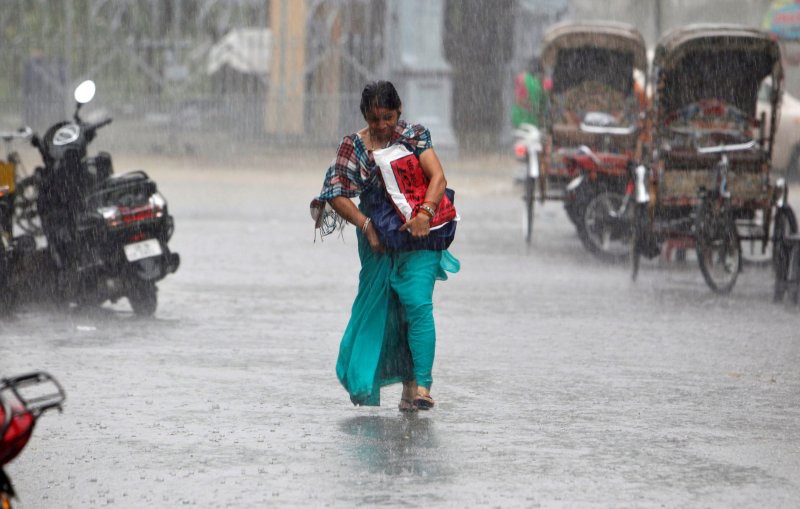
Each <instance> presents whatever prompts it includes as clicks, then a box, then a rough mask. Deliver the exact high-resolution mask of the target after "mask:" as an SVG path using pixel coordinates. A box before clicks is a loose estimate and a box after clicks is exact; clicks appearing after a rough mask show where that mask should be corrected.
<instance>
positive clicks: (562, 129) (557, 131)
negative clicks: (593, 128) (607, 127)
mask: <svg viewBox="0 0 800 509" xmlns="http://www.w3.org/2000/svg"><path fill="white" fill-rule="evenodd" d="M551 131H552V134H553V145H555V146H556V147H579V146H581V145H586V146H587V147H591V148H597V147H601V146H603V144H604V142H605V140H604V138H608V143H609V147H608V148H609V149H610V150H611V151H616V152H622V151H625V150H632V149H633V148H634V147H635V146H636V140H637V137H638V136H639V133H638V132H633V133H631V134H628V135H615V136H606V135H603V134H597V133H587V132H585V131H582V130H581V128H580V126H577V125H570V124H555V125H553V127H552V130H551Z"/></svg>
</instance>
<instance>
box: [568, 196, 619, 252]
mask: <svg viewBox="0 0 800 509" xmlns="http://www.w3.org/2000/svg"><path fill="white" fill-rule="evenodd" d="M590 196H591V198H590V199H589V201H588V202H587V203H586V206H585V207H584V208H583V214H582V215H581V218H580V221H578V224H577V227H578V234H579V235H580V238H581V241H582V242H583V245H584V246H586V249H587V250H588V251H589V252H590V253H592V254H594V255H595V256H597V257H598V258H600V259H601V260H605V261H609V262H619V261H622V260H624V259H626V258H627V257H628V256H630V253H631V248H630V241H631V222H632V221H631V219H632V207H628V208H627V209H626V210H625V211H622V212H621V209H622V203H623V199H624V195H623V194H622V193H620V192H616V191H612V190H608V189H604V188H601V189H599V190H598V191H597V192H596V193H591V194H590Z"/></svg>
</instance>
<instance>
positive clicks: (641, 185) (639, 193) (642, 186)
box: [634, 164, 650, 204]
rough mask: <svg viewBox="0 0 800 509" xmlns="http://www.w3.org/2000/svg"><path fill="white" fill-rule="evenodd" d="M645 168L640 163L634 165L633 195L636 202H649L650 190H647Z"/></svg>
mask: <svg viewBox="0 0 800 509" xmlns="http://www.w3.org/2000/svg"><path fill="white" fill-rule="evenodd" d="M646 176H647V168H646V167H645V166H644V165H642V164H640V165H639V166H637V167H636V174H635V177H634V178H635V195H636V203H639V204H645V203H649V202H650V192H649V191H648V190H647V179H646Z"/></svg>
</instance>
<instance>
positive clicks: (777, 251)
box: [772, 206, 797, 302]
mask: <svg viewBox="0 0 800 509" xmlns="http://www.w3.org/2000/svg"><path fill="white" fill-rule="evenodd" d="M792 233H797V218H796V217H795V215H794V211H793V210H792V209H791V207H788V206H783V207H780V208H778V210H777V211H776V212H775V220H774V223H773V230H772V269H773V271H774V273H775V295H774V296H773V300H774V301H775V302H780V301H781V300H783V295H784V294H785V293H786V285H785V283H786V278H787V276H788V273H789V258H790V257H791V249H789V248H788V247H787V246H786V245H785V244H784V243H783V240H784V239H785V238H786V236H787V235H790V234H792ZM793 297H794V298H796V295H795V296H793Z"/></svg>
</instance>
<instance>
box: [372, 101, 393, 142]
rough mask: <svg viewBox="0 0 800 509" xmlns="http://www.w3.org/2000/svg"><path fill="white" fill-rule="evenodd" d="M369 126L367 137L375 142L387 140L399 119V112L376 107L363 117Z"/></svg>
mask: <svg viewBox="0 0 800 509" xmlns="http://www.w3.org/2000/svg"><path fill="white" fill-rule="evenodd" d="M364 118H365V120H366V121H367V126H369V135H370V136H371V137H372V138H373V139H376V140H384V141H385V140H388V139H389V137H390V136H391V135H392V132H394V128H395V126H396V125H397V121H398V120H399V119H400V110H390V109H387V108H381V107H379V106H376V107H374V108H371V109H369V110H367V114H366V115H365V116H364Z"/></svg>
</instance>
